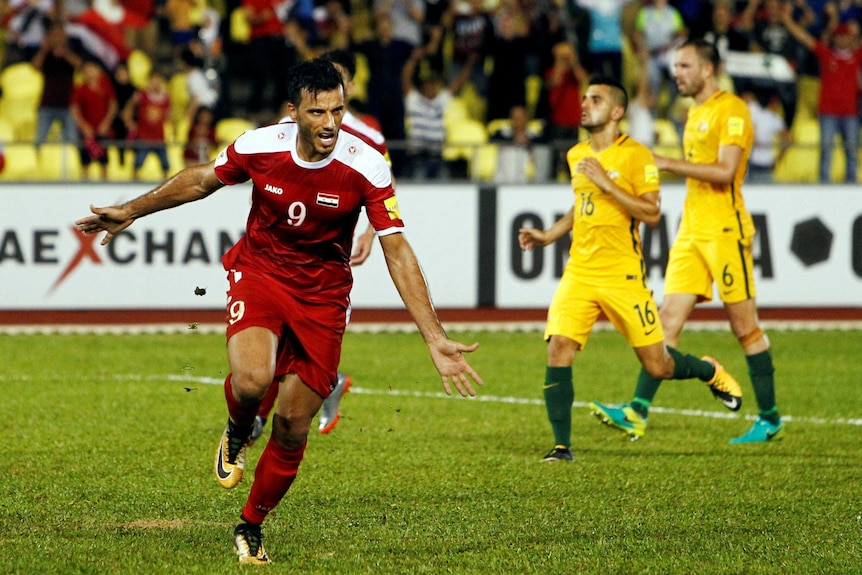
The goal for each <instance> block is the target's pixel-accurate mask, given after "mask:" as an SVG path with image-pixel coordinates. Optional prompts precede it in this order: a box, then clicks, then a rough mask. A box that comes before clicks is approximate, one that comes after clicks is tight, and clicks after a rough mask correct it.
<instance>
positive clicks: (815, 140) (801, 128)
mask: <svg viewBox="0 0 862 575" xmlns="http://www.w3.org/2000/svg"><path fill="white" fill-rule="evenodd" d="M791 133H792V136H793V143H794V145H793V146H791V147H790V149H788V150H787V152H785V154H784V155H783V156H782V157H781V158H780V159H779V160H778V163H777V164H776V166H775V172H774V177H775V181H777V182H807V183H813V182H818V181H820V125H819V123H818V122H817V120H815V119H813V118H805V117H803V116H797V118H796V120H795V121H794V122H793V127H792V129H791ZM836 155H837V154H836ZM842 160H843V157H842ZM833 163H834V162H833Z"/></svg>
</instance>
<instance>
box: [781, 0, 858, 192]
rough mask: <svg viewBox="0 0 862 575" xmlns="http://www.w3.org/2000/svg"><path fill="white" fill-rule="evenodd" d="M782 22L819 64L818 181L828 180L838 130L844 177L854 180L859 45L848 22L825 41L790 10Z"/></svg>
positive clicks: (853, 181) (847, 180)
mask: <svg viewBox="0 0 862 575" xmlns="http://www.w3.org/2000/svg"><path fill="white" fill-rule="evenodd" d="M783 22H784V25H785V26H787V29H788V30H789V31H790V33H791V34H793V36H795V37H796V39H797V40H799V42H800V43H802V45H803V46H805V47H806V48H808V49H809V50H811V51H812V52H813V53H814V55H815V56H816V57H817V61H818V62H819V64H820V104H819V108H820V181H821V182H828V181H829V180H830V172H831V169H832V147H833V143H834V141H835V136H836V135H837V134H841V140H842V142H843V144H844V155H845V157H846V161H847V170H846V172H845V175H844V181H846V182H848V183H856V179H857V167H858V164H859V160H858V157H857V151H858V149H859V103H858V100H857V98H858V87H857V82H858V79H859V70H860V67H862V47H860V46H859V43H858V41H857V39H856V33H855V31H854V30H853V28H852V27H851V26H850V25H848V24H839V25H838V26H836V27H835V29H834V30H833V34H832V42H831V44H830V45H826V44H824V43H823V42H821V41H820V40H817V39H816V38H814V36H812V35H811V34H809V33H808V32H807V31H806V30H805V29H804V28H802V26H800V25H799V24H798V23H797V22H795V21H794V20H793V18H792V16H791V13H790V11H789V10H787V11H785V12H784V13H783Z"/></svg>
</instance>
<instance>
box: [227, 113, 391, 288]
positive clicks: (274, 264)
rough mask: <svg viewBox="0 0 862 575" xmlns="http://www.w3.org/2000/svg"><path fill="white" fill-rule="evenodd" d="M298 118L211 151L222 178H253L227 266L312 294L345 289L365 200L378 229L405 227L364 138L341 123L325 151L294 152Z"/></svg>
mask: <svg viewBox="0 0 862 575" xmlns="http://www.w3.org/2000/svg"><path fill="white" fill-rule="evenodd" d="M297 135H298V129H297V125H296V124H294V123H282V124H274V125H272V126H266V127H263V128H258V129H257V130H250V131H248V132H245V133H244V134H243V135H242V136H240V137H239V138H237V140H236V141H235V142H234V143H232V144H231V145H230V146H228V147H227V148H226V149H224V150H223V151H222V152H221V153H220V154H219V155H218V157H217V158H216V161H215V170H216V175H217V176H218V178H219V180H220V181H221V182H222V183H224V184H227V185H231V184H239V183H242V182H245V181H247V180H249V179H251V181H252V184H253V185H252V205H251V211H250V213H249V216H248V223H247V225H246V233H245V235H244V236H243V237H242V238H241V239H240V241H239V242H237V244H236V245H235V246H234V247H233V248H232V249H231V250H230V251H229V252H228V253H227V254H225V257H224V258H223V264H224V267H225V269H226V270H231V269H237V268H238V267H239V268H241V267H242V266H250V267H253V268H255V269H259V270H262V271H265V272H267V273H269V274H272V275H273V276H276V277H277V278H279V279H281V280H283V281H288V282H290V283H291V285H292V286H295V287H296V289H298V290H300V291H303V292H307V293H308V294H309V295H312V294H321V295H324V294H325V295H326V297H338V296H345V297H346V296H347V294H348V293H349V292H350V288H351V286H352V283H353V277H352V274H351V272H350V265H349V260H350V252H351V248H352V244H353V230H354V228H355V227H356V221H357V218H358V217H359V211H360V209H361V208H362V207H363V206H364V207H365V210H366V213H367V215H368V219H369V221H370V222H371V225H372V226H374V229H375V230H376V231H377V234H378V235H380V236H384V235H388V234H391V233H397V232H400V231H402V230H403V228H404V223H403V222H402V221H401V216H400V214H399V212H398V205H397V202H396V199H395V191H394V190H393V188H392V177H391V174H390V171H389V166H388V165H387V164H386V160H385V159H384V158H383V156H382V155H381V154H380V153H379V152H377V151H376V150H374V149H373V148H372V147H371V146H369V145H368V144H367V143H365V142H364V141H363V140H362V139H360V138H359V137H357V136H354V135H352V134H350V133H348V132H345V131H340V132H339V133H338V141H337V142H336V145H335V149H334V150H333V151H332V153H331V154H330V155H329V156H327V157H326V158H325V159H323V160H320V161H318V162H306V161H304V160H302V159H300V158H299V156H298V155H297V153H296V140H297Z"/></svg>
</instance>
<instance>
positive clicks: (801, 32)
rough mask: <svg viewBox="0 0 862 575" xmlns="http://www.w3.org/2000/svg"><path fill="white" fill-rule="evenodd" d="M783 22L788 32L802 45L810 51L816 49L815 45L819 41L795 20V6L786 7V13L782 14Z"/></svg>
mask: <svg viewBox="0 0 862 575" xmlns="http://www.w3.org/2000/svg"><path fill="white" fill-rule="evenodd" d="M781 22H782V23H783V24H784V27H785V28H787V31H788V32H790V34H791V35H792V36H793V37H794V38H796V39H797V40H798V41H799V43H800V44H802V45H803V46H805V47H806V48H808V49H809V50H811V49H813V48H814V44H815V43H816V42H817V40H816V39H815V38H814V36H812V35H811V34H809V33H808V31H807V30H806V29H805V28H803V27H802V26H800V25H799V24H797V23H796V21H794V20H793V6H791V5H789V4H788V5H787V6H784V11H783V12H782V13H781Z"/></svg>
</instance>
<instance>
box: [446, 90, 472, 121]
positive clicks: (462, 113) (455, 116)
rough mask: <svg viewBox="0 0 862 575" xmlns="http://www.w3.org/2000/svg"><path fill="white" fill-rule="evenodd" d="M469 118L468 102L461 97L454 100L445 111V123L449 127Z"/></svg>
mask: <svg viewBox="0 0 862 575" xmlns="http://www.w3.org/2000/svg"><path fill="white" fill-rule="evenodd" d="M469 118H470V110H468V109H467V102H466V101H465V100H464V99H463V98H461V97H459V96H455V97H454V98H452V100H451V101H450V102H449V105H448V106H446V109H445V110H444V111H443V123H444V124H446V125H447V126H448V125H449V124H453V125H455V124H458V123H460V122H462V121H464V120H467V119H469Z"/></svg>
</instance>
